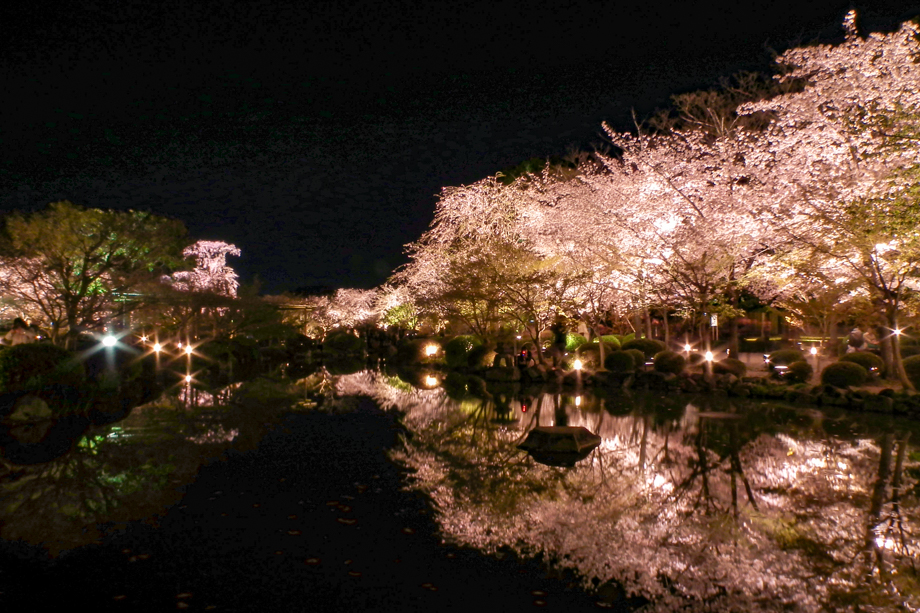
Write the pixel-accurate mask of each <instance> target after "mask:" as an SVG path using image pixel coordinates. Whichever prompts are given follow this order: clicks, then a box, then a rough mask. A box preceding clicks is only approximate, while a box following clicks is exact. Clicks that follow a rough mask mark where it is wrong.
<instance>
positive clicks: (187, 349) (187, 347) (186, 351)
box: [185, 345, 192, 355]
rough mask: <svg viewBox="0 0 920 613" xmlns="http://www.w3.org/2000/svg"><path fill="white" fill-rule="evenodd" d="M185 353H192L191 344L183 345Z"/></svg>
mask: <svg viewBox="0 0 920 613" xmlns="http://www.w3.org/2000/svg"><path fill="white" fill-rule="evenodd" d="M185 353H186V355H192V346H191V345H186V346H185Z"/></svg>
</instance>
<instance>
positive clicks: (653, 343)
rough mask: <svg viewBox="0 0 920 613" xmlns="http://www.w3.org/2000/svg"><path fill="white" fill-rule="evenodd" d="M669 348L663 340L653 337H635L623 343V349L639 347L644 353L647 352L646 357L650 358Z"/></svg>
mask: <svg viewBox="0 0 920 613" xmlns="http://www.w3.org/2000/svg"><path fill="white" fill-rule="evenodd" d="M667 348H668V346H667V345H665V344H664V343H663V342H661V341H657V340H655V339H653V338H634V339H632V340H631V341H626V342H625V343H623V350H624V351H625V350H627V349H638V350H639V351H641V352H642V353H643V354H645V357H646V359H650V358H651V357H652V356H654V355H655V354H656V353H661V352H662V351H664V350H666V349H667Z"/></svg>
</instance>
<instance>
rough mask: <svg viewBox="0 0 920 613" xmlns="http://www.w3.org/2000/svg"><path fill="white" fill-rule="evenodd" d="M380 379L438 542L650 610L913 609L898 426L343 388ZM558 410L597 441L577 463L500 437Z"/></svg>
mask: <svg viewBox="0 0 920 613" xmlns="http://www.w3.org/2000/svg"><path fill="white" fill-rule="evenodd" d="M364 376H365V378H366V380H365V383H368V382H370V381H371V380H373V375H371V374H369V373H365V375H364ZM378 385H383V386H384V387H385V388H386V387H389V389H383V390H381V391H382V393H383V395H384V396H385V397H386V398H387V401H386V402H387V403H388V406H394V407H395V406H399V407H401V408H403V409H404V410H405V411H406V418H405V419H406V424H407V426H408V427H409V429H410V430H411V432H412V436H411V438H410V439H409V440H408V441H407V444H406V448H405V451H404V452H403V454H402V456H401V459H402V461H404V462H405V463H406V464H407V465H408V466H409V467H411V468H412V469H414V471H415V472H414V485H415V486H416V487H418V488H420V489H422V490H424V491H426V492H427V493H428V494H430V496H431V497H432V499H433V500H434V501H435V503H436V504H437V506H438V509H439V512H440V516H439V521H440V522H441V526H442V529H443V531H444V533H445V535H446V536H447V537H449V538H451V539H455V540H457V541H459V542H462V543H465V544H469V545H473V546H477V547H480V548H483V549H486V550H494V549H497V548H499V547H502V546H507V545H510V546H513V547H515V548H517V549H518V550H520V551H522V552H525V553H531V554H537V553H541V552H542V553H544V554H545V555H546V556H548V557H549V558H551V559H554V560H556V561H557V563H559V564H561V565H567V566H571V567H574V568H576V569H577V570H579V571H580V572H581V573H582V574H583V575H584V576H585V577H586V578H587V579H590V578H593V577H596V578H598V579H599V580H601V581H607V580H616V581H618V582H620V583H622V584H623V585H624V587H625V588H626V589H627V591H628V592H629V593H630V594H634V595H643V596H646V597H648V598H650V599H651V600H653V601H654V602H655V606H656V610H669V609H681V610H706V609H710V610H752V611H757V610H762V611H773V610H777V609H778V608H788V609H790V610H809V611H817V610H846V609H854V610H855V608H857V607H861V608H862V609H863V610H871V609H872V608H876V609H877V610H896V609H897V608H898V607H901V606H902V605H903V604H904V603H906V606H907V607H908V608H910V607H917V606H918V605H920V593H918V591H917V586H916V570H915V563H914V557H915V556H916V552H917V538H916V534H915V532H916V527H915V526H916V523H917V517H916V515H917V501H916V492H915V486H916V483H917V474H916V473H917V472H918V471H920V469H918V468H917V467H916V461H914V460H912V459H911V455H910V448H909V446H908V436H907V432H908V431H909V430H908V429H909V427H910V426H909V424H907V422H903V421H898V420H894V419H888V420H886V421H885V422H884V423H882V424H877V425H875V426H873V425H872V423H871V422H869V421H862V422H860V424H861V425H860V430H862V433H861V434H859V435H848V434H847V432H846V431H845V429H843V428H840V427H839V426H840V424H839V423H837V422H838V421H839V420H840V419H845V420H848V421H854V420H857V421H858V420H860V419H861V418H859V417H857V416H852V415H851V416H838V418H839V419H837V418H835V419H830V418H827V417H825V416H823V415H821V414H819V413H816V412H807V411H799V410H793V409H790V408H784V407H781V406H771V405H764V404H760V405H741V404H736V405H734V406H733V405H732V404H730V403H728V402H724V403H721V404H720V403H716V402H715V401H712V402H711V404H708V405H695V404H693V403H687V402H686V400H680V399H676V398H670V399H668V398H647V397H646V398H643V397H637V398H634V399H632V400H631V401H630V402H631V403H632V410H631V411H630V412H629V413H628V414H624V413H626V412H625V411H623V410H622V404H623V402H624V401H623V400H622V399H620V400H613V399H608V401H607V402H606V406H605V405H604V403H603V402H602V401H601V400H599V399H588V398H583V399H582V403H581V406H578V407H576V406H575V404H574V403H573V402H572V399H571V398H565V397H562V396H558V397H553V396H541V397H538V398H536V399H534V401H533V402H532V403H531V407H530V408H529V410H528V411H527V412H526V413H521V412H520V406H519V405H517V406H516V411H517V412H516V415H517V416H518V419H517V420H515V421H511V420H508V419H497V415H498V413H497V412H496V406H495V402H494V400H492V399H489V398H485V399H474V398H466V399H463V400H460V401H453V400H450V399H448V398H446V396H444V395H443V394H440V393H438V392H437V391H431V390H425V391H422V390H416V391H404V390H403V391H400V390H395V389H394V388H392V387H390V386H387V385H386V384H385V383H382V384H381V383H380V381H379V380H378V381H375V383H374V385H372V386H368V385H361V386H356V387H361V388H362V390H363V391H362V393H365V394H368V395H371V396H372V397H376V396H375V393H377V392H375V389H377V388H376V386H378ZM401 397H405V398H406V402H405V403H403V402H402V400H401ZM707 402H709V401H707ZM511 404H512V405H513V404H514V401H512V402H511ZM611 405H613V406H619V408H618V409H615V410H616V412H617V413H619V414H613V413H611V412H609V411H607V410H605V409H606V408H607V407H609V406H611ZM499 413H500V412H499ZM562 420H564V421H565V423H567V424H568V425H572V426H584V427H586V428H588V429H589V430H591V431H592V432H597V433H598V434H599V435H600V436H601V437H602V439H603V441H602V443H601V446H600V447H599V448H598V449H597V450H596V451H595V452H594V453H593V454H592V455H591V456H589V458H588V459H586V460H584V461H582V462H579V463H578V464H577V465H576V467H575V468H571V469H560V468H553V467H547V466H543V465H540V464H537V463H535V462H533V461H532V460H531V459H530V458H529V457H528V456H526V455H525V454H523V453H521V452H518V451H517V450H516V449H515V445H516V443H517V442H519V441H520V440H521V439H522V437H523V436H524V435H525V434H526V431H527V430H529V429H530V428H531V427H533V426H535V425H537V424H540V425H552V423H556V424H558V423H560V422H561V421H562Z"/></svg>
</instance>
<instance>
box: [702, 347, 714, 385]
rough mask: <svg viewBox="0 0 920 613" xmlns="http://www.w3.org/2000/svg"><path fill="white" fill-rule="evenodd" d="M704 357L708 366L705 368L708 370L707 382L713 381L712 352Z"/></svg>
mask: <svg viewBox="0 0 920 613" xmlns="http://www.w3.org/2000/svg"><path fill="white" fill-rule="evenodd" d="M703 357H704V359H705V360H706V366H705V369H706V380H707V381H712V357H713V356H712V352H711V351H707V352H706V355H705V356H703Z"/></svg>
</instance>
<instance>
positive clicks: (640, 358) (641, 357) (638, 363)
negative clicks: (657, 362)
mask: <svg viewBox="0 0 920 613" xmlns="http://www.w3.org/2000/svg"><path fill="white" fill-rule="evenodd" d="M623 353H628V354H629V355H631V356H632V359H633V366H634V367H635V368H642V367H643V366H645V363H646V362H647V361H648V358H647V357H646V356H645V354H644V353H643V352H641V351H640V350H638V349H623Z"/></svg>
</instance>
